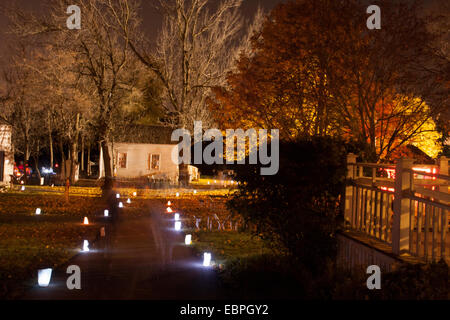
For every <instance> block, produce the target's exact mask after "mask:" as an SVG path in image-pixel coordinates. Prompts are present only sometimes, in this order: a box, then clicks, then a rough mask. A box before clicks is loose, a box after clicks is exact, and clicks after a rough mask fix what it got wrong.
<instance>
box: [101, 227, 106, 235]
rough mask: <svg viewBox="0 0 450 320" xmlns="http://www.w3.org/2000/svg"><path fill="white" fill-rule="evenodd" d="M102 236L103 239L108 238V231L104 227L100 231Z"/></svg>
mask: <svg viewBox="0 0 450 320" xmlns="http://www.w3.org/2000/svg"><path fill="white" fill-rule="evenodd" d="M100 236H101V237H103V238H104V237H106V231H105V227H102V228H101V229H100Z"/></svg>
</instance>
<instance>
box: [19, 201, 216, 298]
mask: <svg viewBox="0 0 450 320" xmlns="http://www.w3.org/2000/svg"><path fill="white" fill-rule="evenodd" d="M149 210H150V211H151V215H150V216H146V217H142V218H134V219H129V218H127V217H125V216H123V215H122V216H120V219H119V221H118V222H117V225H116V227H115V230H114V231H113V232H112V230H111V229H109V228H108V229H107V231H106V232H107V234H108V235H111V234H112V238H111V241H110V243H111V248H110V249H107V241H106V240H104V239H102V240H100V241H98V242H97V243H96V244H95V245H94V246H92V248H91V251H90V252H89V253H81V254H79V255H77V256H76V257H75V258H73V259H72V260H71V261H70V262H69V263H68V265H77V266H79V267H80V269H81V290H69V289H67V286H66V281H67V278H68V277H69V276H70V275H68V274H66V273H65V272H66V268H67V266H68V265H67V266H64V267H63V268H61V269H60V270H55V271H54V274H53V276H52V281H51V285H50V286H49V287H47V288H39V287H38V286H36V287H35V288H33V289H32V290H30V291H29V292H27V294H26V295H25V296H24V297H23V299H30V300H35V299H37V300H66V299H67V300H72V299H83V300H85V299H86V300H111V299H115V300H117V299H118V300H129V299H136V300H172V299H173V300H176V299H181V300H194V299H199V300H207V299H221V298H223V297H222V294H221V293H220V290H219V287H218V279H217V275H216V273H215V272H214V271H213V270H211V269H205V268H203V267H202V265H201V258H200V257H197V256H196V255H195V254H194V252H193V250H192V249H191V248H188V247H186V246H184V243H183V242H184V233H183V232H177V231H174V230H173V225H174V222H173V221H171V220H169V219H168V218H167V216H165V215H164V214H163V212H164V208H163V207H161V206H158V205H157V204H155V203H153V202H152V207H151V208H149Z"/></svg>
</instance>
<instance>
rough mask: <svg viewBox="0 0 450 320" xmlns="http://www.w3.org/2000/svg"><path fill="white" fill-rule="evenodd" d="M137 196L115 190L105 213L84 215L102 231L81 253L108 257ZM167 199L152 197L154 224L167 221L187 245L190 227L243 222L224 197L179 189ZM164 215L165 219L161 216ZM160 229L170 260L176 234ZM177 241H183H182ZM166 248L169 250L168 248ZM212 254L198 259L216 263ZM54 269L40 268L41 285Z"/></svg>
mask: <svg viewBox="0 0 450 320" xmlns="http://www.w3.org/2000/svg"><path fill="white" fill-rule="evenodd" d="M137 197H138V195H137V193H136V192H133V193H132V194H131V193H130V195H127V196H125V197H124V195H121V194H120V193H119V192H114V193H113V194H112V195H111V197H110V198H111V199H110V202H109V208H108V209H105V210H104V211H103V212H102V213H98V217H97V219H95V220H96V221H89V220H88V218H87V217H85V218H84V221H83V224H84V225H91V226H92V225H93V224H94V225H97V226H99V232H98V235H97V238H96V239H94V241H91V242H89V240H88V239H85V240H84V241H83V243H82V244H81V249H80V254H81V255H84V256H85V257H86V256H88V255H90V254H96V253H98V252H104V254H105V257H106V258H108V255H109V254H110V253H111V252H110V251H112V250H113V247H114V245H113V244H112V242H113V241H114V240H117V239H114V238H115V237H114V233H115V232H116V231H115V230H114V229H115V228H116V227H115V225H116V224H119V223H123V222H124V221H126V220H128V217H127V214H126V211H125V210H126V207H127V206H128V205H131V204H132V202H134V200H135V199H138V198H137ZM111 200H112V201H111ZM148 201H150V200H148ZM163 201H164V202H165V205H162V204H161V199H160V200H157V201H156V202H158V203H159V205H154V204H155V200H153V201H152V204H153V205H151V206H154V207H158V208H156V211H158V212H157V216H156V215H155V214H152V216H151V220H152V224H154V225H156V224H160V225H162V224H165V225H166V226H168V228H166V227H165V229H166V231H168V232H169V233H174V234H177V235H176V237H178V238H179V237H180V236H181V235H183V238H184V245H185V246H191V245H192V241H193V238H192V235H191V234H189V230H195V229H197V230H213V231H216V230H217V231H231V230H232V231H235V230H237V229H238V228H239V226H240V225H241V223H240V221H233V219H232V217H231V215H230V214H229V213H228V212H227V211H226V209H225V206H224V201H220V200H218V201H215V200H214V197H207V198H204V197H201V196H198V197H191V196H189V197H187V198H184V197H183V196H182V195H180V193H179V192H176V193H174V194H173V199H172V200H168V199H167V198H166V200H163ZM185 201H188V202H189V203H187V206H186V203H184V202H185ZM184 206H186V208H187V211H192V212H195V213H196V214H197V215H194V214H192V215H191V214H190V213H186V214H184V213H183V211H184V210H178V208H179V207H184ZM219 212H220V213H219ZM39 213H40V210H39ZM219 216H220V217H219ZM161 217H162V218H163V219H161ZM221 218H222V219H221ZM152 228H153V227H152ZM158 233H160V232H159V231H157V230H156V229H155V228H153V230H152V237H153V239H154V241H155V243H156V244H157V246H161V243H162V242H166V243H165V244H163V245H162V247H164V248H168V252H163V253H162V255H163V260H165V261H166V263H167V262H169V263H170V262H171V259H172V255H173V249H174V243H175V242H176V241H175V242H174V241H172V240H173V239H174V238H172V239H169V240H168V237H167V236H164V237H161V236H158ZM185 233H186V234H185ZM158 238H160V239H158ZM161 238H162V239H161ZM170 242H172V243H170ZM176 243H177V244H179V243H180V242H176ZM138 245H139V244H138ZM163 251H165V249H164V250H163ZM212 258H213V257H212V256H211V253H209V252H205V253H203V254H202V260H203V261H202V262H200V261H199V262H198V263H199V264H200V263H201V264H202V265H203V267H209V266H211V265H212V264H214V262H213V261H212ZM86 259H89V258H86ZM76 261H77V256H75V257H74V258H73V259H72V260H71V262H70V261H69V263H68V264H71V263H75V262H76ZM51 272H52V270H51V269H42V270H39V271H38V284H39V286H40V287H47V286H48V285H49V284H50V282H51Z"/></svg>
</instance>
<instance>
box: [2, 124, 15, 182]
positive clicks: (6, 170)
mask: <svg viewBox="0 0 450 320" xmlns="http://www.w3.org/2000/svg"><path fill="white" fill-rule="evenodd" d="M11 135H12V127H11V126H10V125H7V124H3V123H1V122H0V186H5V185H9V184H10V183H11V175H13V174H14V150H13V147H12V142H11Z"/></svg>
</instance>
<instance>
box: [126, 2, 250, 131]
mask: <svg viewBox="0 0 450 320" xmlns="http://www.w3.org/2000/svg"><path fill="white" fill-rule="evenodd" d="M125 2H126V1H125ZM241 5H242V0H223V1H221V2H220V3H218V4H216V5H214V4H213V3H212V1H209V0H160V1H159V9H160V11H161V12H162V14H163V19H164V20H163V26H162V29H161V32H160V35H159V38H158V41H157V46H156V49H154V50H152V49H150V45H149V43H148V42H146V41H145V39H143V38H142V37H141V38H138V37H135V36H132V35H131V34H130V33H129V32H127V30H126V28H122V30H123V31H124V35H125V38H126V39H128V41H129V42H130V47H131V49H132V50H133V51H134V53H135V54H136V56H137V57H138V58H139V60H140V61H141V62H143V64H144V65H145V66H147V67H148V68H149V69H150V70H152V71H153V72H155V74H156V75H157V76H158V78H159V79H160V81H161V82H162V83H163V86H164V88H165V95H164V97H163V107H164V109H165V110H166V112H167V114H168V115H169V116H168V119H167V122H169V124H171V125H173V126H178V127H184V128H192V127H193V124H194V121H203V122H204V125H205V126H208V125H211V124H212V117H211V115H210V113H209V111H208V109H207V108H206V101H207V99H208V98H209V97H210V96H211V88H213V87H216V86H220V85H224V84H225V80H226V74H227V72H228V71H229V70H230V68H231V67H232V66H233V64H234V62H235V59H236V57H237V55H238V53H239V52H240V51H241V50H242V46H241V43H242V40H243V39H244V40H245V39H246V33H245V32H244V31H245V30H243V26H244V23H243V17H242V15H241V13H240V8H241ZM120 20H121V21H123V19H119V24H120V25H123V22H120Z"/></svg>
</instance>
